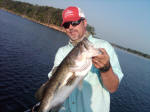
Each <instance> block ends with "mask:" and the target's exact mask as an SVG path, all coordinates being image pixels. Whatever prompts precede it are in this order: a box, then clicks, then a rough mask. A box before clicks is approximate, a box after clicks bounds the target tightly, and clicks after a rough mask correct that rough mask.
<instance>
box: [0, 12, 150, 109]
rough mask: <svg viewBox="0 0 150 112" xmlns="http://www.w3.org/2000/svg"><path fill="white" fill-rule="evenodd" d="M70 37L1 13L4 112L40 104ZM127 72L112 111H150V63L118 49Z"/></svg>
mask: <svg viewBox="0 0 150 112" xmlns="http://www.w3.org/2000/svg"><path fill="white" fill-rule="evenodd" d="M67 41H68V39H67V37H66V35H64V34H63V33H61V32H58V31H55V30H53V29H49V28H47V27H45V26H42V25H40V24H36V23H34V22H31V21H28V20H27V19H24V18H21V17H19V16H16V15H13V14H10V13H7V12H5V11H3V10H0V112H23V111H24V110H26V109H28V108H30V107H32V106H33V105H34V104H35V103H36V102H37V101H36V100H35V98H34V93H35V91H36V90H37V88H39V87H40V85H41V84H42V83H43V82H45V81H46V80H47V79H48V78H47V74H48V72H49V71H50V69H51V67H52V65H53V60H54V56H55V53H56V51H57V49H58V48H59V47H60V46H62V45H64V44H66V43H67ZM116 52H117V54H118V58H119V61H120V64H121V67H122V70H123V72H124V75H125V76H124V78H123V80H122V82H121V84H120V87H119V89H118V91H117V92H116V93H114V94H111V107H110V110H111V111H110V112H150V97H149V96H150V60H148V59H145V58H142V57H139V56H136V55H134V54H130V53H128V52H125V51H122V50H120V49H117V48H116Z"/></svg>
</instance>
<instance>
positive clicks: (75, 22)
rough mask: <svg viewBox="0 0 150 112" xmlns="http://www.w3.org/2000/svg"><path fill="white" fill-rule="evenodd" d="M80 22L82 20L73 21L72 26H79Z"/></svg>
mask: <svg viewBox="0 0 150 112" xmlns="http://www.w3.org/2000/svg"><path fill="white" fill-rule="evenodd" d="M80 22H81V21H73V22H72V24H71V25H72V26H77V25H79V24H80Z"/></svg>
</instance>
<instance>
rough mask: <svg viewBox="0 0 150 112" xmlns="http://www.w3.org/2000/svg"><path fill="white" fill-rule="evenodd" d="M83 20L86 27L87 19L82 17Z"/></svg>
mask: <svg viewBox="0 0 150 112" xmlns="http://www.w3.org/2000/svg"><path fill="white" fill-rule="evenodd" d="M83 22H84V26H85V27H87V20H86V19H84V20H83Z"/></svg>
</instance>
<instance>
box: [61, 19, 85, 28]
mask: <svg viewBox="0 0 150 112" xmlns="http://www.w3.org/2000/svg"><path fill="white" fill-rule="evenodd" d="M82 20H83V19H79V20H78V21H72V22H67V23H64V25H63V26H64V28H66V29H67V28H69V26H70V24H71V25H72V26H77V25H79V24H80V22H81V21H82Z"/></svg>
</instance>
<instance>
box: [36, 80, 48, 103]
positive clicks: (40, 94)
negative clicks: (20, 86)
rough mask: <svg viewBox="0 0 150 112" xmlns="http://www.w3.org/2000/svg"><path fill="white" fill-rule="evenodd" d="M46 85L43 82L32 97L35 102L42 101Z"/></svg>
mask: <svg viewBox="0 0 150 112" xmlns="http://www.w3.org/2000/svg"><path fill="white" fill-rule="evenodd" d="M47 83H48V81H47V82H45V83H44V84H42V85H41V87H40V88H39V89H38V90H37V91H36V93H35V95H34V96H35V98H36V99H37V100H39V101H41V100H42V98H43V95H44V91H45V88H46V86H47Z"/></svg>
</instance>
